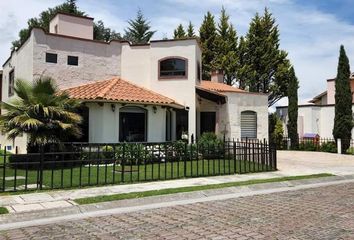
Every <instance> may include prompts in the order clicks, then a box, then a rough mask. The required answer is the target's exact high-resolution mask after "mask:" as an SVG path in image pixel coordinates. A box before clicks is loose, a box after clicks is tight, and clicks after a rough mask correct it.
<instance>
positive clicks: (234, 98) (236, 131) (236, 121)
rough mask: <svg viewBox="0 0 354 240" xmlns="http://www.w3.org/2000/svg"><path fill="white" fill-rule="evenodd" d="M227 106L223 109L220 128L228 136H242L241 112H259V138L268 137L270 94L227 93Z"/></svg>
mask: <svg viewBox="0 0 354 240" xmlns="http://www.w3.org/2000/svg"><path fill="white" fill-rule="evenodd" d="M226 95H227V103H226V104H227V105H226V106H227V108H226V109H223V111H221V122H220V129H221V131H222V129H226V130H227V133H226V137H228V138H235V139H237V138H240V137H241V112H243V111H254V112H256V113H257V138H258V139H268V96H267V95H263V94H248V93H227V94H226Z"/></svg>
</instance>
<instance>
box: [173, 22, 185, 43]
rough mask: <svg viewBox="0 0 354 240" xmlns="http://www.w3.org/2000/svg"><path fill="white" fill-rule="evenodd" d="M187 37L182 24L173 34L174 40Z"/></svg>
mask: <svg viewBox="0 0 354 240" xmlns="http://www.w3.org/2000/svg"><path fill="white" fill-rule="evenodd" d="M185 37H186V32H185V31H184V28H183V26H182V24H180V25H178V27H177V28H176V29H175V30H174V32H173V38H174V39H179V38H185Z"/></svg>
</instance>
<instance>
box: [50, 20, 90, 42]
mask: <svg viewBox="0 0 354 240" xmlns="http://www.w3.org/2000/svg"><path fill="white" fill-rule="evenodd" d="M55 26H57V31H58V32H55ZM49 32H50V33H57V34H60V35H65V36H72V37H78V38H86V39H91V40H92V39H93V19H88V18H81V17H74V16H69V15H65V14H60V13H59V14H57V15H56V16H55V17H54V18H53V19H52V20H51V21H50V24H49Z"/></svg>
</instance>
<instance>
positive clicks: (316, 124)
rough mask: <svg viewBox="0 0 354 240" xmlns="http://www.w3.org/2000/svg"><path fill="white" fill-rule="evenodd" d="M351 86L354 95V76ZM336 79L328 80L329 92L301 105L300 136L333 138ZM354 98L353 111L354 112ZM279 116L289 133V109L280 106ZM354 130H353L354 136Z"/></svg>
mask: <svg viewBox="0 0 354 240" xmlns="http://www.w3.org/2000/svg"><path fill="white" fill-rule="evenodd" d="M350 86H351V91H352V94H353V93H354V74H352V75H351V76H350ZM334 96H335V79H333V78H332V79H328V80H327V90H326V91H324V92H322V93H320V94H318V95H317V96H315V97H313V99H311V100H310V101H309V103H308V104H304V105H299V110H298V134H299V137H304V135H305V134H317V135H319V137H321V138H333V135H332V130H333V126H334V104H335V97H334ZM353 106H354V98H353V105H352V109H353V111H354V108H353ZM276 113H277V115H278V116H279V117H280V118H281V120H282V121H283V125H284V130H285V133H287V128H286V124H287V122H288V107H287V106H278V107H277V108H276ZM353 134H354V129H353V130H352V135H353Z"/></svg>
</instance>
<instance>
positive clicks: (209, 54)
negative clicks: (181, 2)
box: [199, 12, 216, 80]
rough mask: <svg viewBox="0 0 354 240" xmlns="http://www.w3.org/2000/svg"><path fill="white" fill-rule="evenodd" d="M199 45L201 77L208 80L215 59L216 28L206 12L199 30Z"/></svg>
mask: <svg viewBox="0 0 354 240" xmlns="http://www.w3.org/2000/svg"><path fill="white" fill-rule="evenodd" d="M199 36H200V44H201V48H202V69H203V72H202V77H203V79H205V80H207V79H210V72H211V70H212V68H213V67H212V62H213V60H214V58H215V39H216V27H215V21H214V16H213V15H212V14H211V13H210V12H207V14H206V15H205V16H204V20H203V22H202V25H201V26H200V29H199Z"/></svg>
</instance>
